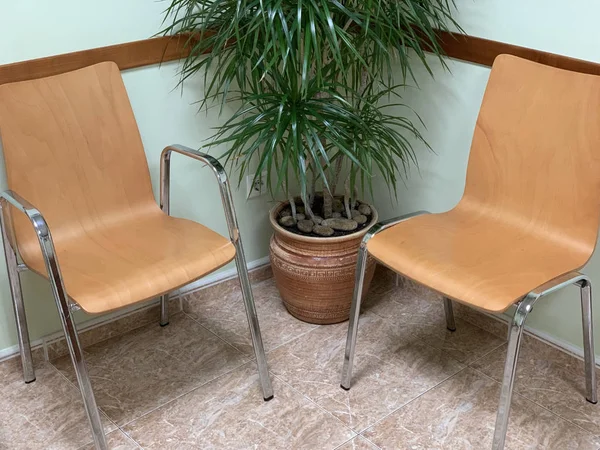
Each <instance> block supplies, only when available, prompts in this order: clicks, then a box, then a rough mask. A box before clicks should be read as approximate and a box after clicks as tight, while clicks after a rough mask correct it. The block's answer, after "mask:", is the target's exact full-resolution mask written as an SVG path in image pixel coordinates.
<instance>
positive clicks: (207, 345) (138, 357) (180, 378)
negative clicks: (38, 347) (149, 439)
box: [53, 314, 248, 425]
mask: <svg viewBox="0 0 600 450" xmlns="http://www.w3.org/2000/svg"><path fill="white" fill-rule="evenodd" d="M85 357H86V363H87V366H88V371H89V373H90V377H91V380H92V386H93V388H94V392H95V394H96V401H97V402H98V405H99V406H100V408H101V409H102V410H103V411H104V412H106V414H107V415H108V416H109V417H110V418H111V419H112V420H113V421H115V422H116V423H117V424H119V425H121V424H124V423H127V422H129V421H131V420H133V419H135V418H137V417H140V416H141V415H142V414H145V413H147V412H148V411H150V410H151V409H154V408H156V407H158V406H160V405H163V404H164V403H166V402H167V401H169V400H172V399H173V398H175V397H177V396H179V395H181V394H184V393H185V392H189V391H190V390H192V389H194V388H196V387H198V386H200V385H201V384H203V383H206V382H207V381H210V380H212V379H213V378H215V377H217V376H219V375H222V374H224V373H226V372H228V371H230V370H232V369H234V368H236V367H238V366H240V365H242V364H243V363H245V362H247V361H248V358H247V357H246V356H244V355H242V354H241V353H240V352H239V351H237V350H236V349H234V348H233V347H231V346H230V345H228V344H226V343H225V342H223V341H222V340H221V339H219V338H218V337H216V336H215V335H214V334H212V333H210V332H209V331H208V330H206V329H205V328H203V327H202V326H200V325H199V324H198V323H196V322H195V321H194V320H192V319H190V318H189V317H187V316H186V315H184V314H178V315H176V316H174V317H172V318H171V322H170V324H169V326H167V327H160V326H158V324H151V325H147V326H144V327H142V328H139V329H137V330H134V331H132V332H130V333H127V334H125V335H122V336H120V337H117V338H112V339H109V340H107V341H104V342H101V343H99V344H96V345H93V346H91V347H88V348H87V349H86V350H85ZM53 364H55V365H56V367H57V368H58V369H59V370H61V371H62V372H63V373H64V374H65V375H66V376H67V377H69V378H70V379H72V380H73V381H75V375H74V372H73V369H72V366H71V362H70V360H69V359H68V357H63V358H60V359H58V360H56V361H53Z"/></svg>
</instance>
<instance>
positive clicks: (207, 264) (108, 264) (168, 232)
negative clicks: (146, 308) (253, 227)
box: [20, 207, 235, 313]
mask: <svg viewBox="0 0 600 450" xmlns="http://www.w3.org/2000/svg"><path fill="white" fill-rule="evenodd" d="M50 228H51V231H52V224H50ZM57 237H58V239H57ZM54 240H55V246H56V252H57V255H58V261H59V264H60V269H61V271H62V275H63V279H64V285H65V289H66V290H67V293H68V295H69V297H71V298H72V299H73V300H74V301H75V302H77V304H79V305H80V306H81V308H82V309H83V310H84V311H86V312H89V313H103V312H106V311H110V310H113V309H117V308H121V307H124V306H127V305H130V304H132V303H136V302H139V301H142V300H146V299H150V298H153V297H157V296H159V295H162V294H164V293H167V292H169V291H172V290H174V289H177V288H179V287H181V286H183V285H185V284H188V283H190V282H192V281H194V280H197V279H198V278H201V277H203V276H204V275H206V274H208V273H210V272H213V271H214V270H216V269H218V268H219V267H222V266H223V265H225V264H227V263H228V262H229V261H231V260H232V259H233V258H234V256H235V247H234V246H233V244H232V243H231V242H230V241H229V239H226V238H224V237H223V236H221V235H220V234H218V233H215V232H214V231H212V230H210V229H208V228H206V227H205V226H203V225H201V224H199V223H196V222H192V221H190V220H186V219H178V218H174V217H170V216H167V215H166V214H164V213H163V212H162V211H160V210H159V209H158V207H157V208H156V210H155V211H152V212H149V213H145V214H140V215H139V216H137V217H135V218H131V219H129V220H127V221H126V222H124V223H119V224H118V225H112V226H105V227H100V228H97V229H96V230H95V231H94V232H88V233H86V234H81V235H79V236H76V237H73V238H71V239H66V238H65V237H64V236H54ZM20 250H21V256H22V257H23V260H24V262H25V264H26V265H27V266H28V267H29V268H30V269H32V270H33V271H35V272H37V273H38V274H40V275H42V276H44V277H45V278H47V277H48V276H47V272H46V268H45V266H44V261H43V259H42V255H41V252H40V249H39V246H35V245H26V246H23V247H21V248H20Z"/></svg>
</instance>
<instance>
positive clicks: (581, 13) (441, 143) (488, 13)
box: [0, 0, 600, 351]
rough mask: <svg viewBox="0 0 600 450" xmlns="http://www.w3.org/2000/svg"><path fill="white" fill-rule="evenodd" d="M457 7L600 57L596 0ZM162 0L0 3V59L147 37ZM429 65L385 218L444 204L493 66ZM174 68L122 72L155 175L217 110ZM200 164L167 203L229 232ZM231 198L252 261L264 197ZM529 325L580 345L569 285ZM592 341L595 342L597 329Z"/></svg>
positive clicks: (493, 0)
mask: <svg viewBox="0 0 600 450" xmlns="http://www.w3.org/2000/svg"><path fill="white" fill-rule="evenodd" d="M457 5H458V7H459V13H458V15H457V18H458V20H459V22H460V23H461V25H462V26H463V27H464V28H465V30H466V31H467V32H469V33H471V34H473V35H476V36H481V37H486V38H490V39H496V40H501V41H505V42H509V43H512V44H517V45H523V46H529V47H534V48H538V49H541V50H546V51H551V52H555V53H560V54H564V55H568V56H573V57H577V58H582V59H588V60H591V61H597V62H600V46H598V45H597V44H598V42H599V41H600V40H599V37H600V36H599V34H600V30H599V29H598V27H597V24H596V19H597V17H598V16H599V14H600V4H598V3H597V2H596V1H595V0H580V1H579V2H577V6H575V5H572V4H571V3H569V2H565V1H564V0H563V1H561V2H558V1H556V0H529V1H527V2H523V1H522V0H457ZM165 7H166V3H165V2H161V1H154V0H127V1H122V0H105V1H103V2H82V1H78V0H55V1H53V2H39V1H35V0H19V1H18V2H1V3H0V64H6V63H11V62H15V61H20V60H25V59H30V58H37V57H42V56H50V55H54V54H58V53H64V52H69V51H75V50H81V49H87V48H91V47H98V46H103V45H110V44H116V43H120V42H127V41H132V40H137V39H145V38H147V37H149V36H151V35H153V34H154V33H156V31H157V30H158V29H159V28H160V21H161V17H162V15H161V12H162V10H163V9H164V8H165ZM431 64H432V66H433V67H434V68H435V80H432V79H430V78H429V77H428V76H427V75H426V74H425V73H424V72H422V73H421V76H419V79H420V82H419V84H420V87H421V90H420V91H418V90H416V89H408V90H407V92H406V94H405V99H406V101H407V102H408V103H409V104H410V105H411V106H412V107H413V108H414V109H415V110H416V111H417V112H418V113H419V114H420V115H421V117H422V118H423V120H424V121H425V122H426V124H427V127H428V128H427V130H425V131H424V133H425V135H426V136H427V139H428V141H429V143H430V144H431V146H432V147H433V149H434V151H435V153H431V152H427V151H426V150H425V149H422V148H421V149H420V151H419V154H420V156H419V160H420V171H416V170H414V171H413V173H412V174H411V176H410V178H409V180H408V181H407V183H406V186H404V185H400V186H399V187H398V197H399V202H398V204H394V203H392V202H391V201H389V200H388V199H389V197H388V195H387V191H386V190H385V187H384V186H382V185H381V182H380V180H378V179H375V186H376V204H377V206H378V208H379V210H380V212H381V215H382V216H383V217H384V218H385V217H391V216H394V215H398V214H401V213H404V212H408V211H414V210H417V209H428V210H431V211H443V210H446V209H449V208H451V207H452V206H453V205H454V204H455V203H456V202H457V201H458V200H459V198H460V196H461V194H462V191H463V188H464V177H465V171H466V162H467V157H468V151H469V146H470V142H471V137H472V133H473V128H474V124H475V118H476V116H477V112H478V109H479V104H480V102H481V97H482V95H483V91H484V89H485V84H486V82H487V77H488V74H489V69H487V68H485V67H480V66H476V65H472V64H465V63H460V62H450V68H451V73H448V72H445V71H443V70H442V69H441V68H440V67H439V64H438V63H437V62H436V61H435V60H432V61H431ZM176 68H177V66H176V64H174V63H170V64H165V65H163V66H162V68H160V69H159V68H158V67H149V68H143V69H137V70H132V71H127V72H125V73H124V79H125V83H126V85H127V89H128V91H129V95H130V98H131V102H132V105H133V108H134V112H135V114H136V118H137V120H138V124H139V127H140V131H141V134H142V138H143V141H144V145H145V147H146V152H147V155H148V161H149V164H150V170H151V173H152V177H153V181H154V183H155V185H156V178H157V176H158V154H159V152H160V150H161V149H162V148H163V147H164V146H165V145H167V144H169V143H173V142H180V143H183V144H186V145H190V146H192V147H197V146H199V145H200V143H201V141H202V140H203V139H205V138H206V137H207V136H208V135H209V133H210V127H211V126H212V125H214V124H215V123H217V120H218V118H217V117H216V114H215V113H214V111H211V112H210V113H209V114H208V115H204V114H203V115H196V109H195V106H193V105H192V103H193V102H194V101H196V100H197V99H198V98H199V97H200V96H201V89H200V87H199V84H198V83H196V85H192V86H187V88H186V89H185V90H184V92H183V96H182V95H181V93H180V91H173V88H174V86H175V83H176V80H177V79H176V76H175V73H176ZM399 113H400V112H399ZM402 113H404V112H402ZM197 169H198V168H197V165H195V164H190V163H188V162H185V161H183V160H181V159H180V160H175V162H174V164H173V171H174V180H173V184H174V185H173V212H174V214H177V215H182V216H187V217H191V218H193V219H196V220H198V221H201V222H203V223H205V224H206V225H208V226H211V227H213V228H214V229H216V230H218V231H220V232H221V233H225V232H226V228H225V222H224V219H223V217H222V214H221V212H220V209H219V200H218V197H217V195H218V193H217V190H216V186H215V185H214V183H213V180H212V178H211V175H210V174H209V173H208V172H207V171H206V170H201V171H198V170H197ZM0 173H2V175H0V188H4V187H5V180H4V176H3V168H2V170H0ZM236 206H237V208H238V214H239V219H240V223H241V227H242V235H243V237H244V239H245V244H246V249H247V256H248V260H249V261H252V260H256V259H259V258H262V257H264V256H265V255H266V254H267V242H268V238H269V235H270V230H269V226H268V221H267V214H266V212H267V210H268V206H269V205H268V203H267V199H266V198H261V199H258V200H253V201H251V202H250V203H246V202H245V201H244V199H243V194H242V193H237V194H236ZM0 264H1V265H0V351H1V350H2V349H4V348H7V347H10V346H12V345H14V344H15V343H16V340H15V331H14V325H13V318H12V316H13V313H12V307H11V305H10V297H9V291H8V284H7V280H6V273H5V271H4V267H3V266H2V265H3V264H4V262H3V260H2V262H1V263H0ZM599 269H600V257H596V258H594V259H593V260H592V262H591V263H590V264H589V265H588V267H587V268H586V272H587V273H588V274H589V275H591V276H592V278H593V280H595V281H596V285H598V286H600V275H597V274H599V273H600V270H599ZM23 284H24V289H25V295H26V298H27V309H28V312H29V317H30V328H31V331H32V338H33V339H36V338H39V337H41V336H43V335H46V334H48V333H51V332H54V331H57V330H58V329H59V325H58V318H57V316H56V311H55V307H54V304H53V301H52V299H51V297H50V294H49V290H48V288H47V286H46V283H45V282H44V281H43V280H41V279H39V278H38V277H36V276H27V277H25V278H24V283H23ZM595 307H596V311H598V314H596V320H595V324H596V327H597V328H598V329H600V296H599V297H598V298H597V299H596V302H595ZM529 323H530V324H531V325H532V326H533V327H535V328H537V329H539V330H541V331H542V332H545V333H548V334H549V335H551V336H552V337H553V338H555V339H559V340H562V341H564V342H566V343H569V344H572V345H577V346H580V343H581V338H580V334H581V325H580V319H579V305H578V302H577V298H576V291H575V290H574V289H570V290H566V291H564V292H563V293H562V294H560V295H557V296H553V297H551V298H548V299H547V300H544V301H543V302H541V303H539V307H536V310H535V312H534V313H533V314H532V316H531V317H530V322H529ZM596 345H597V348H600V332H598V333H597V339H596Z"/></svg>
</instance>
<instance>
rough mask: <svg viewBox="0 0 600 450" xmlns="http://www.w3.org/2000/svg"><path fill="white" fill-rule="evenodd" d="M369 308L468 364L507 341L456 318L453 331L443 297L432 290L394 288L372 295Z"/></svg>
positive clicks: (368, 309) (367, 308) (367, 307)
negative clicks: (447, 325) (449, 327)
mask: <svg viewBox="0 0 600 450" xmlns="http://www.w3.org/2000/svg"><path fill="white" fill-rule="evenodd" d="M365 309H366V310H367V311H370V312H372V313H374V314H376V315H378V316H380V317H383V318H384V319H386V320H388V321H391V322H393V323H395V324H397V325H398V326H400V327H405V328H407V329H409V330H410V331H412V332H413V333H414V334H415V335H418V336H420V337H421V338H422V339H423V341H424V342H425V343H427V344H428V345H430V346H432V347H435V348H439V349H440V350H443V351H444V352H446V353H447V354H448V355H450V356H452V357H453V358H455V359H457V360H458V361H460V362H462V363H465V364H468V363H469V362H471V361H474V360H476V359H477V358H480V357H482V356H484V355H485V354H487V353H489V352H490V351H492V350H494V349H495V348H497V347H499V346H500V345H502V343H503V342H504V340H503V339H500V338H498V337H497V336H495V335H494V334H492V333H489V332H487V331H485V330H483V329H481V328H479V327H477V326H475V325H472V324H470V323H469V322H466V321H464V320H461V319H456V331H449V330H448V329H447V327H446V315H445V312H444V304H443V301H442V297H441V296H440V295H438V294H436V293H434V292H433V291H431V290H429V289H426V288H420V287H414V285H413V286H412V287H411V285H410V284H409V288H407V289H405V288H402V289H394V290H392V291H389V292H387V293H384V294H381V295H373V296H371V297H370V298H369V302H368V304H367V306H366V307H365Z"/></svg>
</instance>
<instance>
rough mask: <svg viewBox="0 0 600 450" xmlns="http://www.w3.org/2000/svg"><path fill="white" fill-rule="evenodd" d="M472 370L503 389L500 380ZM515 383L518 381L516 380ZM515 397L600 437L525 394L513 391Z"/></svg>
mask: <svg viewBox="0 0 600 450" xmlns="http://www.w3.org/2000/svg"><path fill="white" fill-rule="evenodd" d="M471 369H473V370H474V371H475V372H477V373H478V374H479V375H482V376H484V377H485V378H487V379H489V380H491V381H493V382H494V383H496V384H498V385H500V388H501V389H502V383H501V382H499V381H498V380H496V379H494V378H492V377H491V376H489V375H487V374H486V373H484V372H482V371H481V370H479V369H476V368H474V367H471ZM515 381H516V380H515ZM515 395H517V396H519V397H520V398H522V399H524V400H526V401H528V402H530V403H533V404H534V405H536V406H539V407H540V408H542V409H543V410H545V411H548V412H549V413H550V414H552V415H553V416H555V417H558V418H559V419H561V420H564V421H565V422H567V423H570V424H571V425H574V426H575V427H577V428H579V429H580V430H581V431H585V432H586V433H588V434H590V435H592V436H595V437H600V436H598V435H597V434H595V433H594V432H592V431H590V430H586V429H585V428H583V427H582V426H581V425H578V424H577V423H575V422H573V421H571V420H569V419H567V418H566V417H563V416H561V415H560V414H558V413H555V412H554V411H552V410H551V409H548V408H547V407H545V406H544V405H541V404H539V403H538V402H536V401H534V400H532V399H530V398H528V397H526V396H525V395H523V394H520V393H518V392H515V391H514V389H513V397H514V396H515ZM585 401H587V400H585ZM511 404H512V401H511ZM511 406H512V405H511Z"/></svg>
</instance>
